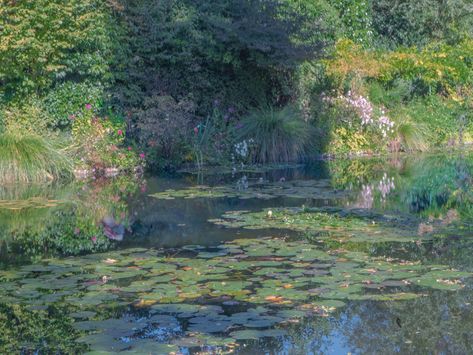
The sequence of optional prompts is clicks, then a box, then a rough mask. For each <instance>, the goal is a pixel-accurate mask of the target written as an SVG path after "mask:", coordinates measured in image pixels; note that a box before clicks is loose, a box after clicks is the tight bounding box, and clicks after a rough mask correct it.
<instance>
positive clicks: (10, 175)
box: [0, 133, 72, 183]
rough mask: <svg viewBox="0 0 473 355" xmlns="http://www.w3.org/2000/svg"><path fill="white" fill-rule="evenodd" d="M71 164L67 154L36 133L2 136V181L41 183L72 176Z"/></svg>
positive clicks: (0, 172)
mask: <svg viewBox="0 0 473 355" xmlns="http://www.w3.org/2000/svg"><path fill="white" fill-rule="evenodd" d="M71 176H72V164H71V161H70V160H69V159H68V158H67V157H66V155H65V154H64V153H63V152H61V151H60V150H58V149H57V148H55V147H54V146H53V145H52V144H51V143H49V142H47V141H46V140H45V139H44V138H41V137H39V136H35V135H15V134H12V133H3V134H1V135H0V180H1V181H2V183H8V182H42V181H48V180H57V179H61V178H70V177H71Z"/></svg>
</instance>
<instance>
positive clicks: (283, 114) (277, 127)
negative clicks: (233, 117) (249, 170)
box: [237, 106, 312, 164]
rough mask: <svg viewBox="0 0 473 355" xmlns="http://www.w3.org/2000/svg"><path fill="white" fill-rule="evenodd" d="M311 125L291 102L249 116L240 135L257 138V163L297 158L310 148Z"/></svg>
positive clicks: (239, 137)
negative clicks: (284, 105)
mask: <svg viewBox="0 0 473 355" xmlns="http://www.w3.org/2000/svg"><path fill="white" fill-rule="evenodd" d="M311 128H312V127H311V126H310V124H308V123H307V122H305V121H304V120H302V119H301V117H300V115H299V113H298V112H297V110H295V109H294V108H293V107H291V106H286V107H285V108H283V109H275V108H273V107H268V108H264V109H259V110H257V111H254V112H253V113H251V114H250V115H248V116H247V117H245V118H244V119H243V120H242V127H241V128H240V129H239V131H238V133H237V137H238V139H239V140H242V139H253V140H254V143H255V148H254V150H253V152H252V156H251V157H252V161H253V162H254V163H262V164H265V163H281V162H297V161H300V160H303V159H304V158H305V157H306V156H307V154H308V152H309V151H310V148H311V146H312V145H311Z"/></svg>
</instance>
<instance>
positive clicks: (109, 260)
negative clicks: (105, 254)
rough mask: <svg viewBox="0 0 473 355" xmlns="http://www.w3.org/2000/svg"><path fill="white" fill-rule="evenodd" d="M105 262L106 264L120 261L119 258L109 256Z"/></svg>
mask: <svg viewBox="0 0 473 355" xmlns="http://www.w3.org/2000/svg"><path fill="white" fill-rule="evenodd" d="M103 262H104V263H105V264H115V263H117V262H118V260H115V259H110V258H108V259H106V260H104V261H103Z"/></svg>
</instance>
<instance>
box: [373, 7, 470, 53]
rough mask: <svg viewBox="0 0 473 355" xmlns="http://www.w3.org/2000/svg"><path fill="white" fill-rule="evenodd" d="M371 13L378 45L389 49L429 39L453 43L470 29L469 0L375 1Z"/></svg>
mask: <svg viewBox="0 0 473 355" xmlns="http://www.w3.org/2000/svg"><path fill="white" fill-rule="evenodd" d="M372 14H373V20H372V22H373V28H374V31H375V33H376V37H377V40H378V42H379V44H381V45H383V46H388V47H390V48H396V47H397V46H399V45H401V46H424V45H426V44H428V43H429V42H430V41H432V40H445V41H447V42H456V41H458V40H459V39H460V38H463V37H464V36H471V34H472V30H473V27H472V26H473V9H472V7H471V1H469V0H449V1H444V0H417V1H410V0H377V1H373V2H372Z"/></svg>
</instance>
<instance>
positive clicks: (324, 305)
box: [0, 238, 471, 353]
mask: <svg viewBox="0 0 473 355" xmlns="http://www.w3.org/2000/svg"><path fill="white" fill-rule="evenodd" d="M169 252H170V251H169V250H167V251H165V250H154V249H128V250H123V251H114V252H109V253H106V254H95V255H88V256H84V257H75V258H65V259H49V260H45V261H44V262H42V263H40V264H33V265H27V266H23V267H21V268H19V269H16V270H5V271H0V299H1V300H2V302H3V303H10V304H22V305H24V306H26V307H28V308H29V309H30V310H32V311H42V310H47V309H48V308H49V307H51V306H53V305H54V306H58V307H62V309H67V310H68V312H69V316H70V317H71V318H73V319H75V322H74V324H73V326H74V328H75V329H76V330H77V332H78V333H77V335H78V338H77V340H76V341H77V342H82V343H85V344H87V345H88V346H89V347H90V350H93V351H127V352H138V353H139V352H143V351H146V349H153V353H155V352H156V351H157V350H156V349H159V353H171V352H175V351H178V350H182V349H184V348H187V349H189V348H199V349H205V348H208V349H213V350H212V351H217V350H218V351H227V350H228V351H231V349H233V348H234V347H235V346H237V345H238V342H239V341H247V340H249V339H260V338H264V337H284V336H285V330H284V329H283V328H284V325H286V324H287V323H291V322H297V321H298V319H301V318H303V317H311V316H327V315H328V314H329V313H330V312H333V311H335V310H336V309H337V308H340V307H343V306H344V305H345V302H347V301H357V300H379V301H385V300H409V299H414V298H417V297H421V296H422V295H423V294H425V292H426V290H428V289H440V290H458V289H460V288H462V287H463V279H464V278H466V277H470V276H471V275H470V273H467V272H460V271H457V270H454V269H451V268H449V267H448V266H445V265H422V264H421V263H419V262H409V261H405V260H397V259H387V258H381V257H371V256H369V255H368V254H366V253H362V252H353V251H348V250H344V249H338V250H332V251H324V250H322V249H320V248H318V247H317V246H315V245H313V244H311V243H309V242H308V241H305V240H295V241H290V240H282V239H279V238H261V239H238V240H234V241H232V242H227V243H224V244H221V245H218V246H216V247H213V248H204V247H201V246H186V247H184V248H182V249H179V250H175V253H173V254H169ZM118 310H120V311H118Z"/></svg>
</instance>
